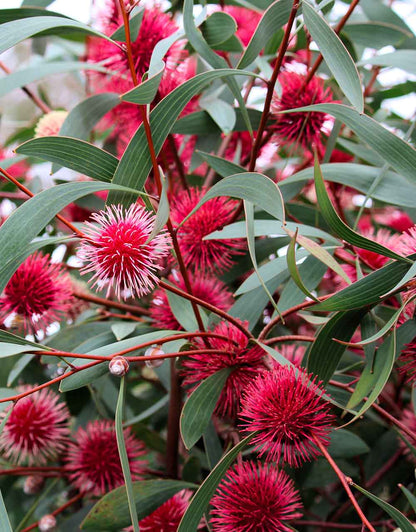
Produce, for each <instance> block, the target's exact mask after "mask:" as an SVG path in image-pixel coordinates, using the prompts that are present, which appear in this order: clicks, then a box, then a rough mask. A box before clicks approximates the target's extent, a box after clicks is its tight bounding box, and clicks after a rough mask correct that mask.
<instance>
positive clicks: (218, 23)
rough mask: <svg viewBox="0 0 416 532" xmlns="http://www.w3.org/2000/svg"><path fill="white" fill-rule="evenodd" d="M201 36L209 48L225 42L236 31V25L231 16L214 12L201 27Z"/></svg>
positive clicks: (221, 12)
mask: <svg viewBox="0 0 416 532" xmlns="http://www.w3.org/2000/svg"><path fill="white" fill-rule="evenodd" d="M201 31H202V35H203V36H204V39H205V40H206V42H207V44H208V45H209V46H210V47H214V46H218V45H219V44H221V43H223V42H225V41H227V40H228V39H229V38H230V37H232V36H233V35H234V33H235V32H236V31H237V24H236V22H235V20H234V19H233V17H232V16H231V15H228V13H224V12H223V11H216V12H215V13H213V14H212V15H210V16H209V17H208V18H207V20H206V21H205V22H204V23H203V24H202V26H201Z"/></svg>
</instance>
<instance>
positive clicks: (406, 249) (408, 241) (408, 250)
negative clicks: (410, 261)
mask: <svg viewBox="0 0 416 532" xmlns="http://www.w3.org/2000/svg"><path fill="white" fill-rule="evenodd" d="M399 247H400V252H401V253H402V254H403V255H412V254H413V253H416V225H414V226H413V227H410V228H409V229H407V231H405V232H404V233H402V234H401V236H400V246H399Z"/></svg>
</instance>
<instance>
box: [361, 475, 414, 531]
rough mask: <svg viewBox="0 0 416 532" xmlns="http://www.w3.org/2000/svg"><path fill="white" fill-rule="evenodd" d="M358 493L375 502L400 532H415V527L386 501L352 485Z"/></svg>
mask: <svg viewBox="0 0 416 532" xmlns="http://www.w3.org/2000/svg"><path fill="white" fill-rule="evenodd" d="M352 485H353V486H354V487H355V488H356V489H357V490H358V491H361V493H363V494H364V495H365V496H366V497H368V498H369V499H370V500H372V501H373V502H375V503H376V504H377V505H378V506H380V508H381V509H382V510H384V511H385V512H386V513H387V514H389V516H390V517H391V518H392V519H393V521H394V522H395V523H396V525H398V526H399V527H400V530H401V532H415V527H414V526H413V525H412V523H411V522H410V521H409V520H408V519H407V517H406V516H405V515H403V514H402V513H401V512H399V510H397V508H395V507H394V506H392V505H391V504H389V503H388V502H386V501H383V500H382V499H379V498H378V497H376V496H375V495H373V494H372V493H370V492H369V491H367V490H365V489H364V488H362V487H361V486H358V485H357V484H355V483H353V484H352Z"/></svg>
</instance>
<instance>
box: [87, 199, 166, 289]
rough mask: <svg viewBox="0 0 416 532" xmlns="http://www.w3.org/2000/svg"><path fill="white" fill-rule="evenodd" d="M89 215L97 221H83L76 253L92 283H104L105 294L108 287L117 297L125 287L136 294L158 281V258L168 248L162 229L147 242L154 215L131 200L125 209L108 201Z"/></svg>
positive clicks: (94, 284)
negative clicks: (79, 245)
mask: <svg viewBox="0 0 416 532" xmlns="http://www.w3.org/2000/svg"><path fill="white" fill-rule="evenodd" d="M91 218H92V220H93V221H94V222H95V224H98V225H94V224H93V223H90V222H87V223H86V229H85V235H86V236H87V238H85V239H84V240H83V241H82V243H81V247H80V249H79V251H78V255H79V257H80V258H81V260H83V261H86V262H87V263H88V264H87V265H86V266H84V267H83V268H82V269H81V273H83V274H85V273H90V272H92V273H93V276H92V279H91V281H93V285H92V286H96V285H98V286H107V296H108V295H109V293H110V291H111V288H112V287H114V289H115V292H116V295H117V297H118V298H119V299H120V298H121V297H124V298H125V297H126V294H125V293H123V292H125V291H128V295H130V294H131V295H137V296H138V297H142V296H143V295H145V294H147V293H149V292H150V291H151V290H152V289H153V287H154V285H155V284H156V283H157V282H158V278H157V277H156V275H155V272H157V271H158V270H160V268H161V266H160V263H159V261H160V259H161V258H162V257H164V256H165V255H166V254H167V253H168V252H169V249H170V239H169V237H168V235H167V234H166V233H165V232H164V231H161V232H160V233H159V234H158V235H156V236H155V237H154V238H152V239H151V240H150V241H149V242H148V239H149V236H150V234H151V232H152V230H153V226H154V222H155V216H154V215H153V214H151V213H150V212H148V211H146V209H145V208H144V207H142V206H140V205H138V204H133V205H131V206H130V207H129V208H128V209H127V210H125V209H124V208H123V207H122V206H121V205H118V206H115V205H111V206H109V207H107V208H106V210H105V211H100V212H99V213H94V214H93V215H92V217H91Z"/></svg>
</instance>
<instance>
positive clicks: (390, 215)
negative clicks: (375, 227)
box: [374, 207, 414, 233]
mask: <svg viewBox="0 0 416 532" xmlns="http://www.w3.org/2000/svg"><path fill="white" fill-rule="evenodd" d="M374 219H375V221H376V222H377V223H379V224H381V225H385V226H386V227H391V228H392V229H394V231H399V232H400V233H401V232H403V231H408V230H409V229H410V228H412V227H413V226H414V222H413V220H412V219H411V218H410V216H409V215H408V214H407V213H406V212H403V211H401V210H399V209H396V208H395V207H386V208H385V209H383V210H382V211H381V212H380V213H376V214H375V215H374Z"/></svg>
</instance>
